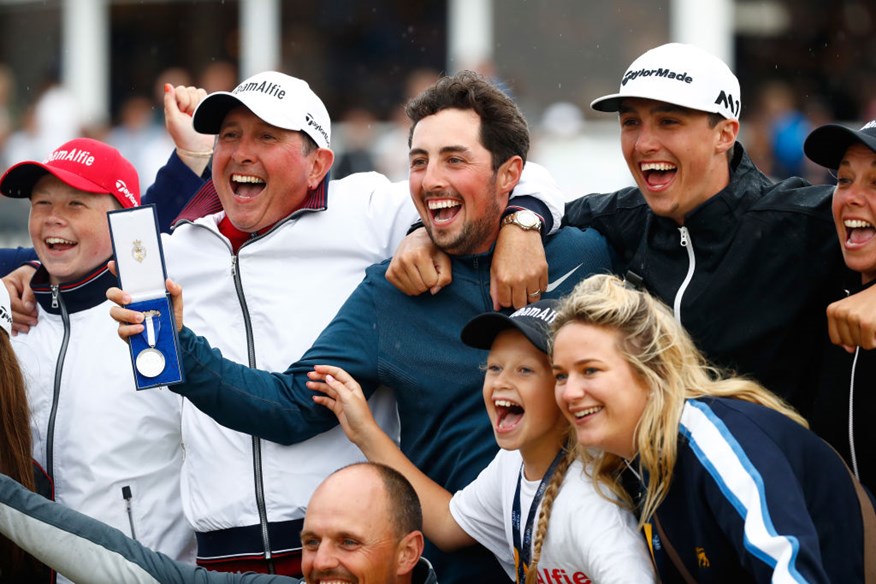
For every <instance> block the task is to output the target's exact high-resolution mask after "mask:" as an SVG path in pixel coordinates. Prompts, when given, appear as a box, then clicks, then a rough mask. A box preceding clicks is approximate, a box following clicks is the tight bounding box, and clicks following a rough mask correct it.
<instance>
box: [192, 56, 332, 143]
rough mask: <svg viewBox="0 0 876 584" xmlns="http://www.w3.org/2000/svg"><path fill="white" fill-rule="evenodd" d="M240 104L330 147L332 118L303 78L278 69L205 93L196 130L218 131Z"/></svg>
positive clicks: (279, 124) (273, 123)
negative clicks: (229, 88)
mask: <svg viewBox="0 0 876 584" xmlns="http://www.w3.org/2000/svg"><path fill="white" fill-rule="evenodd" d="M239 105H244V106H246V107H247V108H248V109H249V110H250V111H251V112H252V113H254V114H255V115H257V116H258V117H259V118H260V119H261V120H262V121H264V122H267V123H269V124H271V125H272V126H276V127H278V128H283V129H284V130H294V131H296V132H304V133H305V134H307V135H308V136H310V137H311V138H313V141H314V142H316V144H317V145H318V146H319V147H320V148H329V147H330V144H331V132H332V129H331V124H332V121H331V118H329V114H328V110H326V108H325V105H324V104H323V103H322V100H321V99H319V97H318V96H317V95H316V94H315V93H314V92H313V90H312V89H310V85H308V84H307V82H306V81H302V80H301V79H298V78H296V77H292V76H291V75H286V74H284V73H278V72H277V71H265V72H263V73H258V74H256V75H253V76H252V77H250V78H249V79H246V80H244V81H243V82H242V83H241V84H240V85H238V86H237V87H235V88H234V90H233V91H216V92H214V93H211V94H210V95H208V96H207V97H206V98H204V101H202V102H201V103H200V104H198V107H197V108H195V113H194V116H193V119H194V125H195V130H196V131H198V132H200V133H202V134H218V133H219V130H220V128H221V127H222V120H224V119H225V115H226V114H227V113H228V112H229V111H231V110H232V109H234V108H235V107H237V106H239Z"/></svg>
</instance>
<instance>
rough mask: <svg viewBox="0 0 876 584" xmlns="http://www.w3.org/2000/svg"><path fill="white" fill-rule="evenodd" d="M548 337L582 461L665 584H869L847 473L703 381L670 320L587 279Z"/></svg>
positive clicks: (792, 426)
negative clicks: (624, 509)
mask: <svg viewBox="0 0 876 584" xmlns="http://www.w3.org/2000/svg"><path fill="white" fill-rule="evenodd" d="M554 331H555V337H554V345H553V354H552V357H553V368H554V374H555V377H556V380H557V385H556V397H557V402H558V403H559V405H560V408H561V409H562V410H563V412H564V414H565V416H566V418H567V419H568V420H569V421H570V422H571V423H572V424H573V426H574V428H575V431H576V433H577V438H578V443H579V445H580V446H581V447H582V448H581V449H580V455H581V457H582V458H583V461H584V463H585V465H590V466H591V467H592V471H593V478H594V482H595V483H596V485H597V487H598V488H601V489H602V490H603V492H604V493H607V494H610V495H611V498H612V500H616V499H620V500H622V501H625V502H626V504H627V505H628V506H629V507H630V508H632V509H634V511H635V512H636V513H638V516H639V522H640V525H641V526H642V527H643V530H644V532H645V535H646V538H647V540H648V543H649V545H650V547H651V551H652V554H653V556H654V559H655V564H656V566H657V570H658V572H659V575H660V577H661V580H662V581H663V582H664V583H666V582H769V581H775V582H864V581H865V580H864V573H865V550H867V551H868V553H872V550H873V547H872V546H873V543H872V542H869V543H868V544H867V546H866V547H865V540H864V537H865V530H864V518H865V517H867V518H869V519H871V520H872V519H874V518H873V508H872V503H871V502H870V501H869V499H868V498H867V496H866V495H865V494H863V491H860V494H862V497H860V498H859V496H858V495H859V492H857V489H856V487H858V488H859V485H857V483H856V481H855V480H854V479H853V478H852V477H851V475H850V473H849V471H848V469H847V468H846V467H845V465H844V464H843V462H842V460H841V459H840V458H839V456H838V455H837V454H836V453H835V452H834V451H833V450H832V449H831V448H830V447H829V446H828V445H827V444H826V443H825V442H823V441H822V440H821V439H820V438H818V437H817V436H816V435H815V434H813V433H811V432H810V431H809V430H807V429H806V422H805V421H804V420H803V419H802V418H801V417H800V416H799V415H798V414H797V413H796V412H794V411H793V410H792V409H790V408H789V407H788V406H787V405H785V404H784V403H783V402H782V401H781V400H780V399H779V398H777V397H776V396H775V395H773V394H772V393H770V392H768V391H767V390H766V389H764V388H763V387H761V386H759V385H757V384H756V383H753V382H751V381H748V380H746V379H742V378H738V377H730V378H725V377H722V375H721V374H720V373H719V372H718V371H717V370H715V369H714V368H712V367H710V366H709V365H708V364H707V362H706V361H705V359H704V357H703V356H702V354H700V353H699V352H698V351H697V349H696V348H695V347H694V345H693V342H692V341H691V340H690V338H689V337H688V335H687V334H686V333H685V332H684V330H683V329H682V327H681V326H680V325H679V324H678V323H677V322H676V320H675V319H674V318H673V316H672V314H671V313H670V311H669V309H668V308H666V307H665V306H664V305H662V304H660V303H659V302H658V301H656V300H655V299H653V298H652V297H650V296H649V295H647V294H646V293H642V292H638V291H635V290H632V289H629V288H626V287H625V286H624V284H623V282H622V281H620V280H619V279H617V278H615V277H612V276H593V277H591V278H589V279H587V280H585V281H583V282H582V283H580V284H579V285H578V286H577V287H576V288H575V290H574V291H573V293H572V294H571V295H570V296H569V297H568V298H567V299H565V301H564V302H563V304H562V306H561V307H560V308H559V314H558V315H557V318H556V320H555V321H554ZM867 505H869V509H867V510H866V511H865V510H863V509H864V508H865V507H866V506H867Z"/></svg>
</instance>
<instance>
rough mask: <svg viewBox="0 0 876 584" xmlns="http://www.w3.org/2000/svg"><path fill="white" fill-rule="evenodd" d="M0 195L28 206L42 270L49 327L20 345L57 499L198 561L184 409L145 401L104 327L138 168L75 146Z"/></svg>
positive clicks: (99, 148)
mask: <svg viewBox="0 0 876 584" xmlns="http://www.w3.org/2000/svg"><path fill="white" fill-rule="evenodd" d="M0 192H2V193H3V194H4V195H6V196H8V197H16V198H25V197H26V198H29V199H30V202H31V212H30V222H29V231H30V235H31V240H32V242H33V245H34V248H35V249H36V253H37V255H38V257H39V259H40V262H41V266H40V268H39V269H38V270H37V272H36V273H35V274H34V276H33V279H32V281H31V287H32V289H33V291H34V293H35V295H36V298H37V302H38V304H39V313H40V315H39V317H40V321H41V322H40V326H38V327H36V328H34V329H33V330H32V331H31V332H30V334H28V335H19V336H17V337H15V338H14V339H13V347H14V348H15V352H16V354H17V356H18V359H19V362H20V363H21V367H22V371H23V373H24V377H25V382H26V384H27V390H28V401H29V403H30V408H31V412H32V417H31V428H32V434H33V437H34V441H33V450H34V458H35V459H36V460H37V462H39V463H40V464H41V465H42V466H43V467H44V468H45V469H46V472H47V473H48V475H49V476H50V477H51V479H52V481H53V483H54V496H55V500H56V501H58V502H59V503H62V504H64V505H66V506H68V507H71V508H73V509H76V510H78V511H81V512H82V513H85V514H87V515H90V516H92V517H95V518H96V519H100V520H101V521H104V522H106V523H108V524H110V525H112V526H114V527H116V528H118V529H121V530H124V531H125V532H126V533H128V534H130V535H131V536H132V537H135V538H136V539H138V540H139V541H140V542H141V543H143V544H144V545H146V546H148V547H150V548H152V549H155V550H158V551H161V552H164V553H166V554H167V555H169V556H171V557H174V558H178V559H181V560H189V561H191V559H192V552H193V549H194V547H193V537H192V531H191V528H189V527H188V526H187V525H186V523H185V520H184V519H183V515H182V507H181V505H180V502H179V473H180V467H181V464H182V458H183V456H182V450H181V448H180V434H179V423H180V418H179V416H180V409H179V400H178V398H176V396H174V395H173V394H172V393H170V392H168V391H167V390H166V389H164V388H162V389H158V390H154V391H153V390H150V391H144V392H137V391H136V390H135V386H134V379H133V375H132V372H131V362H130V357H129V355H128V352H127V350H126V348H125V347H124V345H121V346H120V345H119V343H118V341H117V339H116V338H114V337H115V330H114V327H113V326H112V321H111V320H110V319H108V318H107V316H106V315H107V311H108V306H107V300H106V297H105V295H106V290H107V289H108V288H109V287H111V286H114V285H117V280H116V278H115V277H114V276H113V275H112V274H111V273H110V272H109V271H108V270H107V269H106V263H107V260H109V258H110V257H111V255H112V244H111V242H110V234H109V227H108V223H107V218H106V213H107V211H111V210H113V209H120V208H129V207H134V206H137V205H139V203H140V193H139V180H138V177H137V172H136V170H135V169H134V167H133V166H132V165H131V163H130V162H128V161H127V160H125V159H124V158H123V157H122V155H121V154H120V153H119V152H118V151H117V150H116V149H114V148H112V147H110V146H108V145H106V144H104V143H102V142H98V141H96V140H91V139H87V138H79V139H75V140H71V141H70V142H67V143H66V144H64V145H62V146H60V147H59V148H58V149H56V150H55V151H54V152H52V153H51V155H50V156H49V158H48V160H46V161H45V162H36V161H26V162H21V163H19V164H16V165H13V166H12V167H10V168H9V169H8V170H7V171H6V173H5V174H3V176H2V178H0Z"/></svg>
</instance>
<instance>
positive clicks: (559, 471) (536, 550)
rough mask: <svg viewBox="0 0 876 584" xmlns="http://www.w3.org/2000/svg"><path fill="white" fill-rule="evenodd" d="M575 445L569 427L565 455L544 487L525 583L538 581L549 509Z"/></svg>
mask: <svg viewBox="0 0 876 584" xmlns="http://www.w3.org/2000/svg"><path fill="white" fill-rule="evenodd" d="M575 446H576V441H575V434H574V433H573V432H572V429H571V428H569V431H568V433H567V434H566V445H565V446H564V447H563V451H564V452H565V455H564V456H563V458H562V459H561V460H560V462H559V464H557V468H556V469H555V470H554V474H553V476H551V481H550V482H549V483H548V486H547V487H546V488H545V490H544V496H543V497H542V500H541V511H540V512H539V514H538V524H537V525H536V531H535V539H534V540H533V544H532V561H531V562H529V567H528V568H527V571H526V580H524V583H525V584H536V583H537V582H538V561H539V560H540V559H541V548H542V546H543V545H544V539H545V536H547V528H548V522H549V521H550V520H551V510H552V509H553V506H554V500H555V499H556V498H557V495H558V494H559V492H560V486H562V484H563V480H564V479H565V478H566V473H567V472H568V470H569V467H570V466H571V465H572V463H573V462H575V459H576V458H577V454H576V451H575Z"/></svg>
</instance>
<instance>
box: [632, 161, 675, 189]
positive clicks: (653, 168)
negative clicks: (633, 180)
mask: <svg viewBox="0 0 876 584" xmlns="http://www.w3.org/2000/svg"><path fill="white" fill-rule="evenodd" d="M639 170H640V171H641V172H642V176H643V177H644V179H645V182H646V183H648V185H649V186H652V187H662V186H665V185H666V184H668V183H669V182H670V181H672V179H673V178H675V173H676V172H678V167H677V166H675V165H674V164H670V163H668V162H642V163H640V164H639Z"/></svg>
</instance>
